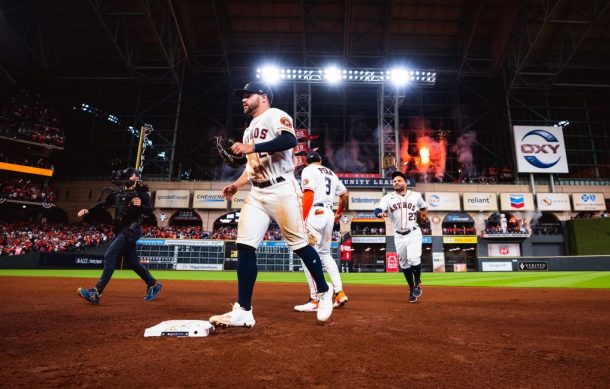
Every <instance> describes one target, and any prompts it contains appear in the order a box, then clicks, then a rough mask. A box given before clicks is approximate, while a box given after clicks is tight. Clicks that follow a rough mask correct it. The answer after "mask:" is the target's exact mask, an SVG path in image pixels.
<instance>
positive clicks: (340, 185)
mask: <svg viewBox="0 0 610 389" xmlns="http://www.w3.org/2000/svg"><path fill="white" fill-rule="evenodd" d="M336 178H337V187H336V188H335V195H337V196H341V195H342V194H343V193H345V192H347V188H346V187H345V185H343V183H342V182H341V180H340V179H339V177H336Z"/></svg>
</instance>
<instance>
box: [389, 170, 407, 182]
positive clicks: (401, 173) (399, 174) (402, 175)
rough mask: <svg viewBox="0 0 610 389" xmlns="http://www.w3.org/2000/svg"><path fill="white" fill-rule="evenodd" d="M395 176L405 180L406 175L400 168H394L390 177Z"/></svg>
mask: <svg viewBox="0 0 610 389" xmlns="http://www.w3.org/2000/svg"><path fill="white" fill-rule="evenodd" d="M396 177H402V179H403V180H405V181H407V177H406V176H405V174H404V173H403V172H401V171H400V170H396V171H395V172H392V179H394V178H396Z"/></svg>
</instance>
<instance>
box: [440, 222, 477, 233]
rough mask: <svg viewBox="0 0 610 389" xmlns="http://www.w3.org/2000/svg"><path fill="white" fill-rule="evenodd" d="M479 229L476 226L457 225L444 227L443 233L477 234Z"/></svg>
mask: <svg viewBox="0 0 610 389" xmlns="http://www.w3.org/2000/svg"><path fill="white" fill-rule="evenodd" d="M476 234H477V229H476V228H475V227H474V226H466V225H462V226H457V225H455V224H454V225H453V227H443V235H476Z"/></svg>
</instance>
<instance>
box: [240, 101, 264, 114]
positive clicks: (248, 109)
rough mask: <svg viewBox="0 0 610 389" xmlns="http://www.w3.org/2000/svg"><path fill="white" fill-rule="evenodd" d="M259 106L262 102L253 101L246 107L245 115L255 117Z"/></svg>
mask: <svg viewBox="0 0 610 389" xmlns="http://www.w3.org/2000/svg"><path fill="white" fill-rule="evenodd" d="M259 106H260V102H259V100H258V98H256V99H254V100H252V102H251V103H249V104H246V105H245V106H244V114H246V115H247V116H254V111H256V110H257V109H258V107H259Z"/></svg>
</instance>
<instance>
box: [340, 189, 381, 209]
mask: <svg viewBox="0 0 610 389" xmlns="http://www.w3.org/2000/svg"><path fill="white" fill-rule="evenodd" d="M382 197H383V193H382V192H381V191H376V192H350V196H349V206H348V209H349V210H350V211H372V210H374V209H375V207H377V204H379V200H381V198H382Z"/></svg>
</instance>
